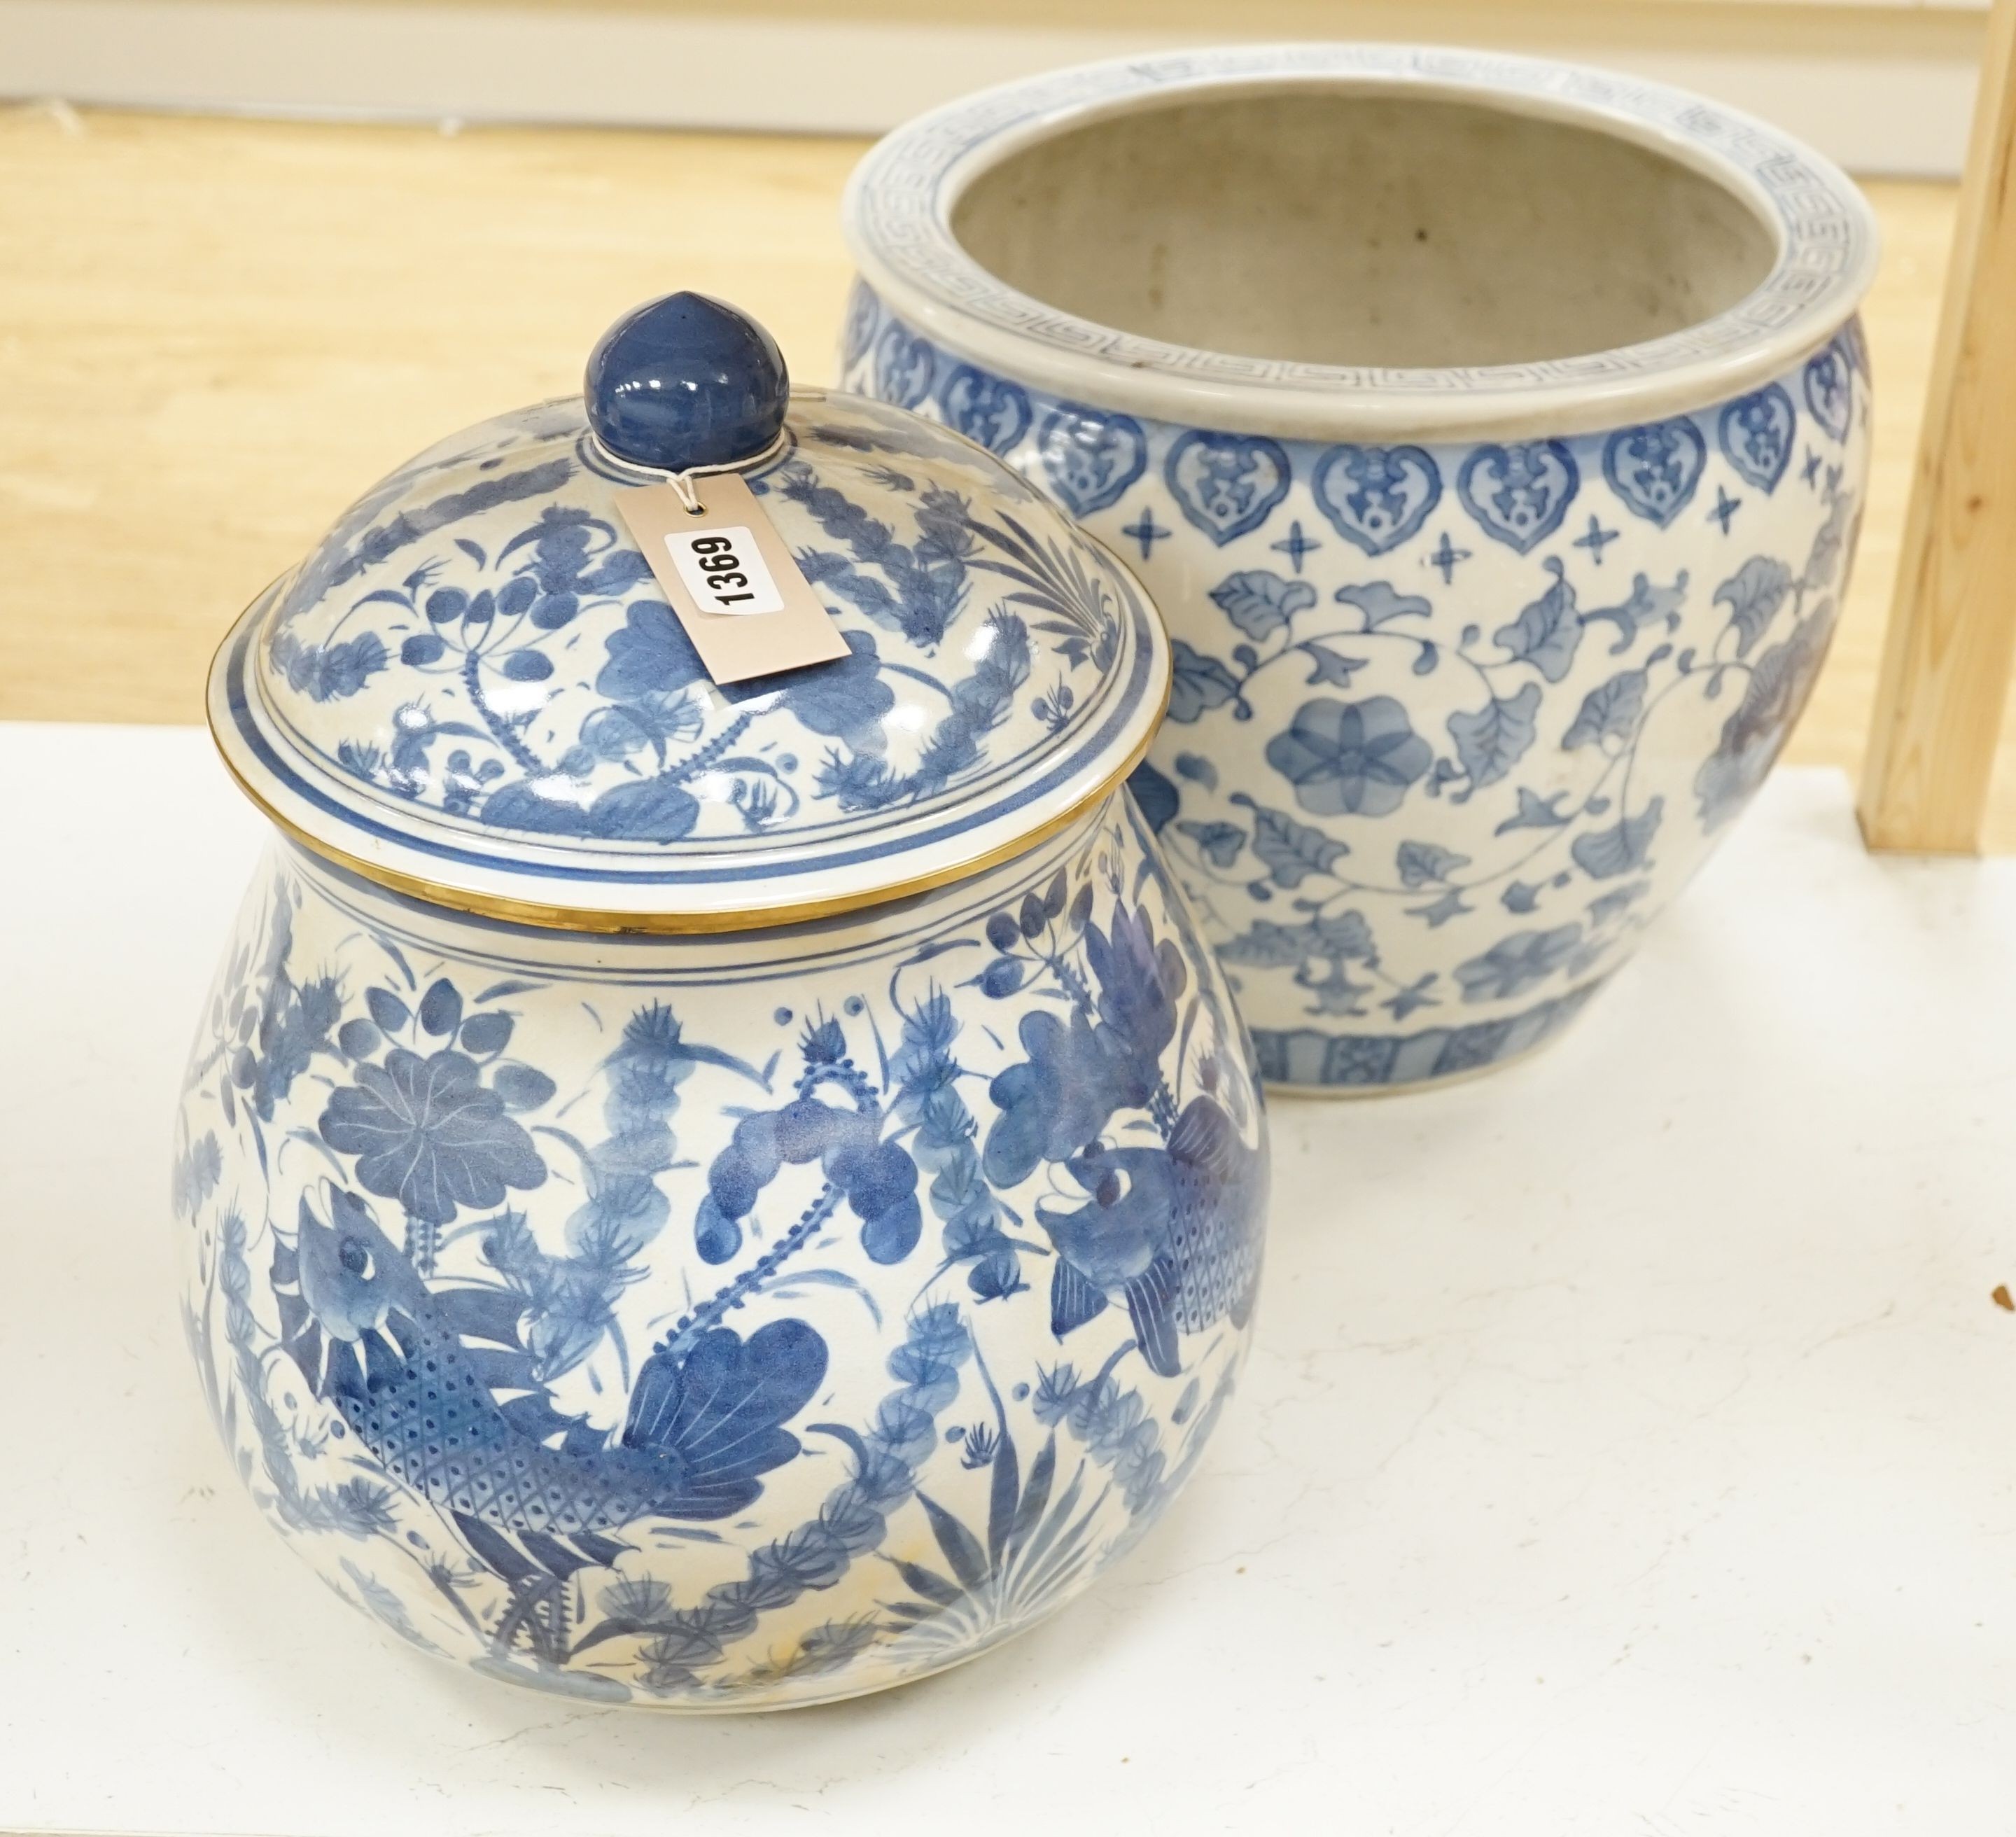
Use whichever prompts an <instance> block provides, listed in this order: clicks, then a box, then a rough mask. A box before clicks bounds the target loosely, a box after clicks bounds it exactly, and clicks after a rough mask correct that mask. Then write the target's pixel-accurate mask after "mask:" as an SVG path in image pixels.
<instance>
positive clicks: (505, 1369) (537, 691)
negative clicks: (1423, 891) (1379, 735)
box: [174, 294, 1267, 1709]
mask: <svg viewBox="0 0 2016 1837" xmlns="http://www.w3.org/2000/svg"><path fill="white" fill-rule="evenodd" d="M707 469H712V470H717V471H718V470H728V469H739V470H740V471H741V473H742V475H743V477H744V478H745V479H746V481H747V486H748V488H749V490H750V491H751V492H753V493H754V495H755V498H756V500H757V502H758V504H759V505H760V506H761V514H762V515H765V516H767V517H768V518H769V520H770V522H771V524H772V525H773V526H774V528H775V529H776V531H777V533H778V534H779V535H780V536H781V537H782V538H783V542H785V544H786V545H787V547H788V549H789V551H790V553H791V554H792V555H793V556H794V557H796V558H797V564H798V566H799V568H800V569H801V572H802V574H803V575H804V577H805V579H806V580H807V581H808V582H810V583H811V584H812V586H813V588H814V589H815V592H816V593H817V595H818V596H819V599H820V600H823V603H824V604H825V606H826V608H827V609H828V611H829V612H830V616H831V618H832V619H833V621H834V622H835V624H836V625H837V628H838V629H839V631H840V632H841V634H842V635H843V636H844V649H845V652H846V655H845V656H844V658H843V659H841V661H834V662H830V663H826V664H823V665H812V666H809V667H806V668H801V669H798V670H796V671H794V672H789V673H787V674H783V675H772V676H769V677H764V678H760V679H755V680H752V681H748V682H744V683H737V684H736V685H734V686H731V687H726V688H723V687H721V686H717V685H716V684H715V683H713V682H712V681H711V680H710V679H709V677H708V676H707V673H706V672H705V671H704V670H703V669H702V668H701V667H700V661H699V659H698V657H697V655H696V653H695V651H694V649H693V644H692V643H691V642H689V639H688V637H687V636H686V630H685V629H684V628H683V627H682V624H681V622H680V621H679V619H678V618H675V616H674V614H673V612H672V611H671V609H670V607H668V603H667V600H666V597H665V596H664V594H663V593H661V591H660V589H659V588H658V586H657V583H656V582H655V580H654V578H653V573H652V570H651V567H650V565H649V564H648V563H647V560H646V557H645V556H644V555H643V553H640V551H639V547H638V546H637V545H636V543H635V542H634V541H633V540H632V538H631V536H630V535H629V534H628V529H627V527H626V524H625V517H624V516H623V514H622V513H621V511H620V509H619V506H620V504H621V502H622V500H623V499H624V498H625V493H626V492H631V491H632V490H634V489H635V488H637V487H638V486H639V485H643V484H653V483H657V482H660V481H662V480H664V478H665V477H668V475H682V476H683V475H689V474H695V473H697V471H700V470H707ZM1168 682H1169V654H1168V643H1167V640H1166V639H1165V637H1164V636H1163V634H1162V632H1161V628H1160V625H1159V624H1158V622H1157V618H1156V617H1155V615H1154V612H1153V611H1152V610H1151V609H1150V607H1149V605H1148V603H1147V601H1146V600H1145V599H1144V598H1143V595H1142V594H1141V593H1140V591H1139V588H1138V587H1137V585H1136V583H1135V582H1134V581H1133V580H1132V578H1131V577H1130V576H1129V574H1128V573H1127V571H1125V568H1124V567H1121V566H1119V565H1118V564H1116V563H1115V562H1114V560H1113V558H1112V557H1111V556H1110V555H1109V554H1108V553H1106V551H1105V550H1104V549H1102V548H1100V546H1098V545H1097V544H1096V542H1093V541H1090V540H1089V539H1087V538H1085V536H1083V535H1081V534H1080V533H1079V532H1078V531H1077V530H1076V529H1075V527H1074V526H1072V525H1071V524H1069V523H1068V522H1067V521H1066V520H1064V518H1063V517H1061V516H1060V514H1059V513H1057V512H1056V511H1055V510H1053V509H1052V508H1051V507H1050V506H1049V505H1048V503H1047V502H1046V501H1045V500H1044V499H1042V498H1041V497H1040V496H1039V494H1037V493H1036V492H1035V491H1034V490H1032V489H1031V488H1030V487H1028V485H1026V484H1024V483H1023V481H1021V479H1020V478H1019V477H1017V475H1016V474H1014V473H1013V472H1012V471H1010V470H1009V469H1007V468H1006V466H1003V465H1002V464H1001V463H999V461H998V460H996V459H994V458H993V457H992V456H990V455H989V454H988V453H987V452H985V451H984V450H983V449H981V448H977V447H976V446H974V445H971V444H970V443H969V442H968V441H966V440H964V439H963V438H959V437H958V436H956V435H953V434H948V433H947V432H946V431H945V430H943V429H942V428H941V427H936V426H934V425H932V424H931V423H927V422H925V421H923V420H919V419H918V418H916V417H915V416H911V415H909V414H907V413H905V412H902V411H901V410H898V409H891V408H888V407H886V406H884V405H880V404H879V403H876V402H869V401H865V400H862V399H859V398H853V397H849V396H845V395H840V394H826V393H825V392H823V391H799V392H797V393H794V394H793V393H789V391H788V384H787V378H786V375H785V372H784V367H783V361H782V359H781V358H780V357H779V355H778V354H777V351H776V347H775V345H774V344H772V342H771V341H770V340H769V337H768V335H767V334H766V333H763V332H762V331H761V329H760V328H758V327H756V326H754V325H753V324H752V323H751V322H749V321H747V320H746V319H743V318H742V317H741V315H738V314H736V313H734V312H732V311H731V310H729V309H728V308H724V307H722V306H721V305H719V304H718V303H716V302H714V301H707V300H705V299H704V298H701V297H697V296H694V295H690V294H682V295H676V296H674V297H671V298H670V299H668V300H666V301H659V302H657V303H655V304H653V305H651V306H649V307H646V308H642V309H640V311H639V312H638V313H636V314H635V315H632V317H631V318H630V319H628V320H626V321H625V322H623V323H622V324H621V325H620V326H618V327H617V329H616V330H614V332H612V333H611V334H610V337H608V338H607V339H605V340H604V341H603V344H602V346H601V347H599V349H598V351H597V353H596V358H595V359H594V361H593V362H592V363H591V366H590V369H589V393H588V395H587V398H586V400H585V402H584V401H583V400H581V399H577V398H568V399H566V400H562V401H557V402H547V403H544V404H542V405H539V406H538V407H535V408H531V409H524V410H523V411H521V412H518V413H515V414H510V415H506V416H500V417H499V418H498V419H497V420H493V421H490V422H487V423H484V424H483V425H481V426H480V427H475V428H472V429H470V430H467V431H466V432H465V433H463V434H457V435H455V436H454V437H453V438H450V439H448V440H447V441H443V442H442V443H441V445H438V446H437V447H434V448H431V449H430V450H429V451H428V452H425V453H423V454H421V455H420V456H419V457H418V458H417V459H414V460H413V461H412V463H409V464H408V465H407V466H404V467H402V468H401V470H398V472H396V473H394V474H393V475H392V476H391V477H389V478H387V479H386V480H384V481H383V482H382V483H381V484H378V485H376V486H375V487H374V488H373V489H372V490H371V491H370V492H368V493H367V494H366V495H365V496H364V497H363V498H362V499H359V500H358V502H357V503H356V504H355V506H353V507H352V508H351V510H348V511H347V512H346V513H344V516H343V517H341V518H340V519H339V520H338V521H337V524H336V526H335V527H334V528H333V529H332V530H331V531H329V535H328V536H327V537H326V538H325V539H324V540H323V542H322V544H321V545H320V546H319V547H318V548H317V549H315V552H314V553H313V554H311V556H310V557H308V560H306V561H304V563H303V564H301V567H299V568H297V570H295V571H293V573H291V574H290V575H287V576H286V577H285V578H283V579H282V580H280V581H279V582H276V583H275V585H273V586H272V588H270V589H268V591H267V592H266V593H265V594H264V595H262V596H261V598H260V599H259V600H257V603H255V604H254V606H253V607H251V608H250V611H247V613H246V614H245V615H244V616H243V618H242V619H241V620H240V621H239V623H238V624H237V625H236V628H235V629H233V630H232V632H231V634H230V636H229V638H228V639H226V640H225V643H224V646H223V647H222V649H221V650H220V651H219V653H218V657H217V660H216V662H215V664H214V667H213V671H212V675H211V685H210V702H209V708H210V716H211V725H212V727H213V729H214V733H215V735H216V738H217V740H218V745H219V747H220V748H221V751H222V752H223V755H224V757H225V760H226V762H228V763H229V766H230V768H231V769H232V773H234V774H235V775H236V777H237V778H238V780H239V782H240V783H241V784H242V785H243V787H244V789H245V791H247V794H248V795H250V797H251V798H252V799H253V800H254V801H255V802H256V803H257V805H259V806H260V807H261V809H263V810H264V811H265V812H266V814H267V815H268V816H269V817H270V818H271V819H272V821H273V823H274V825H275V831H276V833H275V837H274V839H273V841H272V847H271V848H270V851H269V852H268V856H267V858H266V860H265V863H264V865H263V866H261V869H260V870H259V873H258V874H257V877H256V879H255V880H254V884H253V886H252V888H251V891H250V894H249V895H248V897H247V902H246V904H245V906H244V909H243V916H242V917H241V918H240V920H239V925H238V929H237V931H236V935H234V936H233V937H232V939H231V940H230V942H229V944H228V945H227V946H226V948H225V953H224V958H223V962H222V965H221V969H220V971H219V974H218V979H217V983H216V985H215V990H214V994H213V995H212V997H211V1001H210V1003H209V1007H208V1008H207V1011H206V1013H205V1014H204V1016H203V1021H202V1023H201V1025H200V1028H199V1029H198V1033H197V1038H196V1045H195V1048H194V1051H193V1054H192V1057H191V1059H190V1061H189V1072H188V1078H187V1081H186V1086H185V1090H184V1093H183V1096H182V1107H181V1111H180V1115H179V1118H178V1127H177V1161H176V1165H175V1180H174V1210H175V1222H176V1230H177V1232H178V1238H179V1241H180V1245H181V1249H182V1279H183V1284H184V1288H183V1306H184V1309H185V1319H186V1323H187V1326H188V1330H189V1342H190V1344H191V1345H192V1347H193V1350H194V1353H195V1356H196V1364H197V1367H198V1371H199V1372H200V1376H201V1379H202V1382H203V1388H204V1390H205V1392H206V1393H207V1397H208V1399H209V1401H210V1404H211V1410H212V1411H213V1414H214V1416H215V1417H216V1420H217V1423H218V1428H219V1430H220V1432H221V1434H222V1435H223V1437H224V1439H225V1442H226V1443H227V1446H229V1450H230V1453H231V1455H232V1460H233V1461H234V1462H235V1464H236V1466H237V1467H238V1468H239V1472H240V1473H241V1475H243V1479H244V1480H245V1482H246V1484H247V1486H248V1488H249V1489H250V1491H251V1493H252V1494H253V1496H254V1498H255V1500H257V1503H258V1504H259V1505H260V1507H261V1510H262V1511H263V1512H264V1513H265V1516H266V1518H268V1522H271V1523H272V1525H273V1526H274V1527H275V1529H277V1530H278V1531H279V1533H281V1534H282V1535H283V1536H284V1537H286V1539H287V1540H288V1541H289V1542H290V1543H291V1544H292V1545H293V1547H294V1548H295V1549H296V1550H297V1551H299V1552H300V1553H301V1555H302V1556H303V1557H304V1558H305V1559H306V1560H307V1561H308V1563H309V1564H310V1565H311V1567H313V1568H314V1569H315V1570H316V1571H317V1572H319V1574H320V1575H321V1576H322V1579H324V1580H325V1581H326V1583H329V1586H330V1587H333V1589H335V1590H336V1591H337V1593H339V1594H341V1595H342V1596H343V1597H344V1598H345V1599H347V1600H348V1601H351V1603H352V1604H353V1605H356V1606H358V1608H361V1609H362V1610H363V1611H364V1612H366V1613H367V1614H369V1615H373V1616H375V1617H376V1619H378V1620H380V1621H381V1622H383V1623H384V1624H385V1625H386V1626H388V1627H389V1628H390V1629H391V1630H392V1631H393V1632H394V1633H396V1634H397V1635H398V1637H400V1638H401V1639H402V1640H404V1641H406V1642H408V1643H409V1644H412V1645H414V1646H416V1647H418V1648H420V1649H421V1650H423V1651H429V1652H432V1653H434V1654H436V1655H439V1656H442V1657H445V1658H448V1659H452V1660H455V1661H457V1662H461V1663H464V1664H468V1665H471V1666H474V1667H476V1668H477V1669H478V1670H483V1671H485V1672H488V1673H491V1674H493V1675H495V1676H496V1677H502V1678H506V1679H509V1680H513V1681H515V1682H518V1683H521V1684H533V1685H537V1686H540V1687H542V1688H547V1689H551V1690H556V1691H565V1692H571V1693H574V1694H576V1695H583V1696H587V1697H590V1698H598V1699H607V1700H610V1701H621V1702H633V1703H639V1704H646V1705H654V1706H664V1707H668V1708H671V1709H736V1708H743V1707H748V1708H769V1707H774V1706H785V1705H791V1704H800V1703H808V1702H819V1701H823V1700H826V1699H830V1698H839V1697H844V1696H848V1695H855V1694H857V1693H859V1692H862V1691H871V1690H876V1689H879V1688H883V1687H884V1686H887V1685H890V1684H898V1683H900V1682H902V1681H904V1680H907V1679H910V1678H914V1677H920V1676H922V1675H923V1674H924V1673H928V1672H931V1671H934V1670H938V1669H941V1667H943V1666H947V1665H950V1664H953V1663H956V1662H958V1661H959V1660H960V1659H965V1658H967V1657H970V1656H971V1655H974V1654H975V1653H977V1652H979V1651H983V1650H985V1648H988V1646H990V1645H992V1644H994V1643H995V1642H996V1641H999V1640H1000V1639H1002V1638H1003V1637H1006V1635H1008V1634H1010V1633H1013V1632H1014V1631H1015V1630H1017V1629H1018V1628H1020V1627H1021V1626H1026V1625H1028V1623H1031V1621H1033V1620H1035V1619H1039V1618H1040V1617H1041V1616H1042V1615H1045V1614H1046V1613H1048V1612H1049V1611H1051V1610H1052V1609H1053V1608H1056V1607H1057V1606H1058V1605H1060V1604H1061V1603H1063V1602H1064V1601H1067V1600H1068V1599H1069V1598H1070V1597H1071V1596H1072V1595H1074V1594H1076V1593H1077V1592H1078V1590H1080V1589H1082V1588H1083V1587H1085V1586H1086V1585H1087V1584H1088V1583H1089V1582H1090V1581H1091V1580H1092V1579H1093V1576H1095V1575H1096V1574H1097V1573H1098V1572H1100V1570H1101V1569H1103V1568H1104V1567H1105V1566H1106V1565H1108V1564H1110V1563H1111V1562H1112V1561H1114V1560H1115V1559H1116V1558H1118V1556H1119V1555H1120V1554H1121V1553H1122V1552H1123V1551H1125V1550H1126V1549H1127V1548H1128V1547H1129V1546H1130V1545H1131V1544H1132V1543H1133V1542H1134V1540H1136V1538H1138V1537H1139V1536H1140V1535H1141V1534H1142V1533H1143V1531H1144V1530H1145V1529H1147V1526H1148V1525H1150V1523H1151V1522H1153V1521H1154V1518H1156V1516H1157V1514H1158V1513H1159V1512H1160V1511H1161V1509H1162V1507H1164V1506H1165V1504H1167V1503H1168V1500H1169V1499H1170V1497H1171V1496H1172V1494H1173V1493H1175V1491H1176V1489H1178V1488H1179V1486H1181V1485H1182V1483H1183V1480H1184V1479H1185V1477H1186V1475H1188V1474H1189V1473H1190V1471H1191V1469H1192V1468H1193V1466H1194V1465H1195V1464H1196V1462H1197V1458H1198V1456H1199V1454H1200V1452H1201V1450H1202V1448H1203V1446H1204V1443H1205V1441H1206V1439H1207V1438H1208V1436H1209V1435H1210V1433H1211V1430H1212V1428H1213V1427H1214V1426H1215V1424H1216V1422H1217V1421H1218V1419H1219V1414H1220V1413H1221V1412H1222V1410H1223V1409H1224V1407H1225V1406H1226V1401H1227V1399H1228V1398H1229V1396H1230V1394H1231V1392H1232V1389H1233V1382H1234V1381H1235V1378H1236V1377H1237V1373H1238V1371H1239V1368H1240V1360H1241V1357H1242V1355H1243V1353H1244V1350H1245V1347H1246V1343H1247V1335H1248V1331H1249V1328H1250V1324H1251V1319H1252V1312H1253V1306H1254V1297H1255V1284H1256V1282H1257V1280H1258V1275H1259V1270H1260V1261H1261V1244H1262V1226H1263V1215H1264V1210H1265V1198H1266V1192H1267V1147H1266V1138H1265V1125H1264V1119H1263V1117H1262V1109H1261V1103H1260V1097H1259V1089H1258V1079H1257V1075H1256V1070H1255V1065H1254V1063H1253V1061H1252V1060H1251V1057H1250V1050H1251V1049H1250V1046H1249V1043H1248V1042H1247V1039H1246V1037H1245V1036H1244V1032H1243V1031H1242V1029H1241V1028H1240V1023H1239V1021H1238V1020H1237V1018H1236V1016H1235V1014H1234V1012H1233V1007H1232V1003H1231V1001H1230V1000H1229V996H1228V995H1227V992H1226V985H1225V983H1224V981H1223V979H1222V976H1221V975H1220V973H1219V970H1218V968H1217V967H1216V965H1215V962H1214V960H1212V958H1211V955H1210V954H1209V953H1208V951H1207V950H1206V949H1205V948H1204V946H1203V945H1202V943H1201V941H1200V938H1199V937H1198V934H1197V928H1196V927H1195V925H1194V924H1193V920H1192V919H1191V917H1190V913H1189V911H1188V909H1187V908H1186V905H1185V903H1184V902H1183V897H1182V895H1180V894H1179V892H1178V891H1177V890H1176V888H1175V886H1174V885H1173V884H1172V881H1171V880H1170V877H1169V876H1168V873H1167V871H1166V870H1165V866H1164V865H1163V863H1162V860H1161V855H1160V853H1159V852H1158V849H1157V845H1156V842H1155V841H1154V836H1153V834H1152V832H1151V831H1150V829H1149V827H1148V826H1147V824H1146V823H1144V822H1143V819H1142V817H1141V816H1140V813H1139V811H1138V810H1137V809H1136V808H1135V807H1134V805H1132V802H1131V801H1130V800H1129V797H1128V796H1127V794H1126V793H1125V791H1124V789H1123V788H1122V785H1123V781H1124V780H1125V777H1126V776H1127V774H1128V773H1129V772H1130V771H1131V770H1132V769H1133V767H1134V766H1135V765H1136V763H1137V762H1138V761H1139V758H1140V757H1141V755H1142V754H1143V750H1144V749H1145V747H1146V746H1147V742H1148V739H1149V737H1150V733H1151V732H1152V730H1153V729H1154V726H1155V725H1156V723H1157V721H1158V720H1159V719H1160V718H1161V713H1162V710H1163V707H1164V704H1165V700H1166V697H1167V695H1168Z"/></svg>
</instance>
